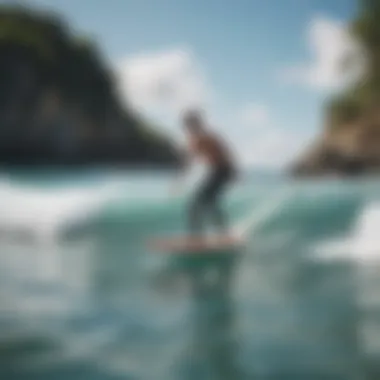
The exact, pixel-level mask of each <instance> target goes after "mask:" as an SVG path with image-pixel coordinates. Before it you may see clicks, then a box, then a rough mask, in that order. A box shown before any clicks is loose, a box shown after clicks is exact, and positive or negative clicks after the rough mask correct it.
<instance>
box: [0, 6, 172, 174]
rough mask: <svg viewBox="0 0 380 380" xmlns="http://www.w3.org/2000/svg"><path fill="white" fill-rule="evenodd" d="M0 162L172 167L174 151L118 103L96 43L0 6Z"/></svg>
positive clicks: (52, 21) (41, 16) (57, 22)
mask: <svg viewBox="0 0 380 380" xmlns="http://www.w3.org/2000/svg"><path fill="white" fill-rule="evenodd" d="M0 57H1V59H0V164H1V165H3V166H4V165H11V164H22V165H24V164H25V165H27V164H29V165H30V164H38V165H46V164H62V165H71V164H72V165H77V164H123V165H130V166H135V165H139V166H141V165H144V166H152V165H154V166H165V167H166V166H172V165H176V164H177V162H178V154H177V150H176V147H175V145H174V143H173V142H172V141H170V140H169V139H168V138H167V137H165V136H163V135H161V134H159V133H158V131H156V130H155V129H153V128H152V127H150V126H149V125H148V124H147V123H146V122H144V120H142V118H141V117H140V116H138V115H137V114H135V113H134V112H133V111H132V110H131V109H127V108H125V107H123V106H122V105H121V101H120V99H118V96H117V94H116V91H115V81H116V78H115V77H114V76H113V73H112V72H111V70H110V69H109V68H108V67H107V65H106V63H105V61H104V60H103V58H102V54H101V52H100V51H99V49H98V47H97V46H96V45H95V44H94V42H93V41H90V40H89V39H86V38H83V37H81V36H78V35H76V34H75V33H74V32H73V31H72V30H71V29H70V27H69V25H67V24H66V23H65V22H64V21H63V20H62V19H61V18H59V17H58V16H56V15H53V14H50V13H41V12H37V11H31V10H26V9H22V8H19V7H16V8H15V7H9V6H8V7H7V6H3V5H2V6H0Z"/></svg>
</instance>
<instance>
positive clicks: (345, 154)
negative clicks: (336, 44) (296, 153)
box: [291, 0, 380, 176]
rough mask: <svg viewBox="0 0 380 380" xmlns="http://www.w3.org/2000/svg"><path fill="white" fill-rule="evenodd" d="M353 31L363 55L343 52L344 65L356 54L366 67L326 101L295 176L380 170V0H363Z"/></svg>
mask: <svg viewBox="0 0 380 380" xmlns="http://www.w3.org/2000/svg"><path fill="white" fill-rule="evenodd" d="M349 30H350V32H351V33H352V36H353V37H354V38H355V39H356V40H357V41H358V42H359V44H360V47H361V54H362V55H363V57H357V56H356V57H355V56H351V57H345V59H344V63H343V62H342V70H343V69H345V67H347V66H348V67H349V66H350V65H352V64H355V63H357V62H358V58H360V61H361V62H362V63H363V62H364V63H365V65H364V66H363V68H364V70H363V71H362V75H361V76H360V77H359V78H358V79H357V80H356V81H355V83H353V84H351V85H350V86H349V87H347V88H345V90H344V91H343V92H341V93H340V94H339V95H338V96H335V97H334V98H333V99H331V100H330V101H329V102H328V104H327V105H326V108H325V110H324V113H325V125H324V128H323V131H322V133H321V135H320V136H319V137H318V138H317V139H316V141H314V143H313V144H312V145H311V146H310V147H309V149H307V150H306V152H305V153H304V154H303V155H302V156H301V157H300V158H299V160H298V161H297V162H296V163H295V164H294V165H293V167H292V169H291V171H292V173H293V174H295V175H302V176H309V175H358V174H373V173H380V1H379V0H361V1H359V7H358V14H357V15H356V17H355V19H354V20H352V22H351V24H350V27H349ZM363 58H364V59H363Z"/></svg>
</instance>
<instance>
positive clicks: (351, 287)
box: [0, 171, 380, 380]
mask: <svg viewBox="0 0 380 380" xmlns="http://www.w3.org/2000/svg"><path fill="white" fill-rule="evenodd" d="M169 186H170V183H169V182H168V178H167V176H164V175H163V174H161V175H149V176H148V175H147V174H146V175H141V174H137V173H134V174H125V173H122V172H114V173H108V174H104V173H102V172H101V171H92V172H81V173H67V172H66V173H46V172H45V173H21V172H18V173H11V174H9V173H8V175H6V176H5V175H4V177H3V180H2V181H1V183H0V195H1V197H0V198H1V201H0V211H1V215H2V216H1V217H0V229H1V231H3V233H2V235H1V241H0V261H1V262H0V264H1V265H0V339H1V343H0V361H1V366H0V372H1V377H0V378H1V379H3V378H4V379H41V380H45V379H54V380H55V379H57V380H60V379H73V380H77V379H78V380H79V379H91V380H92V379H94V380H103V379H104V380H119V379H120V380H121V379H142V380H143V379H144V380H145V379H147V380H150V379H152V380H161V379H162V380H171V379H173V380H181V379H186V380H187V379H189V380H190V379H197V380H198V379H199V380H201V379H263V380H264V379H268V380H269V379H270V380H272V379H273V380H274V379H279V380H280V379H292V380H295V379H305V380H309V379H316V380H317V379H318V380H319V379H334V380H339V379H342V380H343V379H347V380H351V379H378V378H379V376H380V365H379V364H377V363H379V361H378V356H379V354H380V343H379V342H380V340H379V338H380V312H379V310H380V293H379V292H378V288H379V285H380V274H379V273H380V272H379V271H378V269H377V268H378V264H377V262H378V259H379V258H380V254H379V253H378V252H380V237H378V235H379V234H378V231H377V229H378V226H379V223H380V206H378V204H380V203H378V202H380V200H379V197H380V181H377V180H371V181H362V182H349V181H333V180H330V181H324V182H321V181H310V182H292V181H289V180H286V179H284V178H281V177H278V176H275V175H268V176H264V175H260V176H258V175H254V174H252V175H250V176H247V177H246V178H245V179H242V181H241V182H240V183H239V185H238V186H237V187H236V188H235V189H233V191H231V192H230V193H229V194H228V199H227V207H228V212H229V214H230V217H231V220H232V222H233V223H234V224H236V223H239V222H241V221H244V219H245V218H246V217H247V216H249V217H250V218H252V216H253V220H254V221H255V223H254V224H253V225H252V228H251V230H250V233H249V234H248V242H247V247H246V248H245V249H243V250H241V251H239V252H225V253H224V254H220V255H219V256H208V257H207V256H202V257H194V256H181V257H178V256H177V257H173V256H170V255H165V254H162V253H158V252H154V251H152V250H150V249H148V247H147V245H146V242H147V241H148V239H149V238H151V237H152V236H155V235H162V234H172V233H175V232H181V231H183V226H184V215H185V206H186V200H187V196H181V197H178V198H172V197H170V195H168V191H167V190H168V188H169ZM186 189H187V192H190V191H191V185H189V186H188V187H187V188H186ZM285 195H286V196H285ZM275 202H277V204H276V207H273V204H274V203H275ZM271 206H272V207H271ZM4 230H6V231H4Z"/></svg>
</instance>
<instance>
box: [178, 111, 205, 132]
mask: <svg viewBox="0 0 380 380" xmlns="http://www.w3.org/2000/svg"><path fill="white" fill-rule="evenodd" d="M183 124H184V126H185V128H186V130H187V131H189V132H190V133H200V132H202V131H203V129H204V122H203V118H202V114H201V112H200V111H197V110H190V111H187V112H185V114H184V115H183Z"/></svg>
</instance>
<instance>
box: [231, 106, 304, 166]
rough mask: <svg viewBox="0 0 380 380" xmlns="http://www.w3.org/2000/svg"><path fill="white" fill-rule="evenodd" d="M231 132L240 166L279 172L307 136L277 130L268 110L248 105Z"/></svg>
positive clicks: (295, 154)
mask: <svg viewBox="0 0 380 380" xmlns="http://www.w3.org/2000/svg"><path fill="white" fill-rule="evenodd" d="M238 119H239V120H240V122H241V124H240V125H241V128H238V129H235V131H234V132H233V135H232V138H233V144H234V145H235V146H236V147H237V149H236V155H237V158H238V159H239V161H240V162H241V164H242V165H243V166H246V167H266V168H282V167H284V166H286V165H287V164H289V163H290V161H291V160H293V159H294V158H295V157H296V156H297V154H298V153H299V151H300V149H301V147H302V145H303V144H304V143H305V142H306V141H307V136H303V135H301V134H299V133H295V132H292V131H289V130H286V129H284V128H281V127H278V126H277V125H276V124H275V122H274V120H273V117H272V116H271V113H270V110H269V108H268V107H266V106H265V105H262V104H257V103H252V104H250V105H248V106H245V107H243V108H242V111H241V112H240V113H239V114H238Z"/></svg>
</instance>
